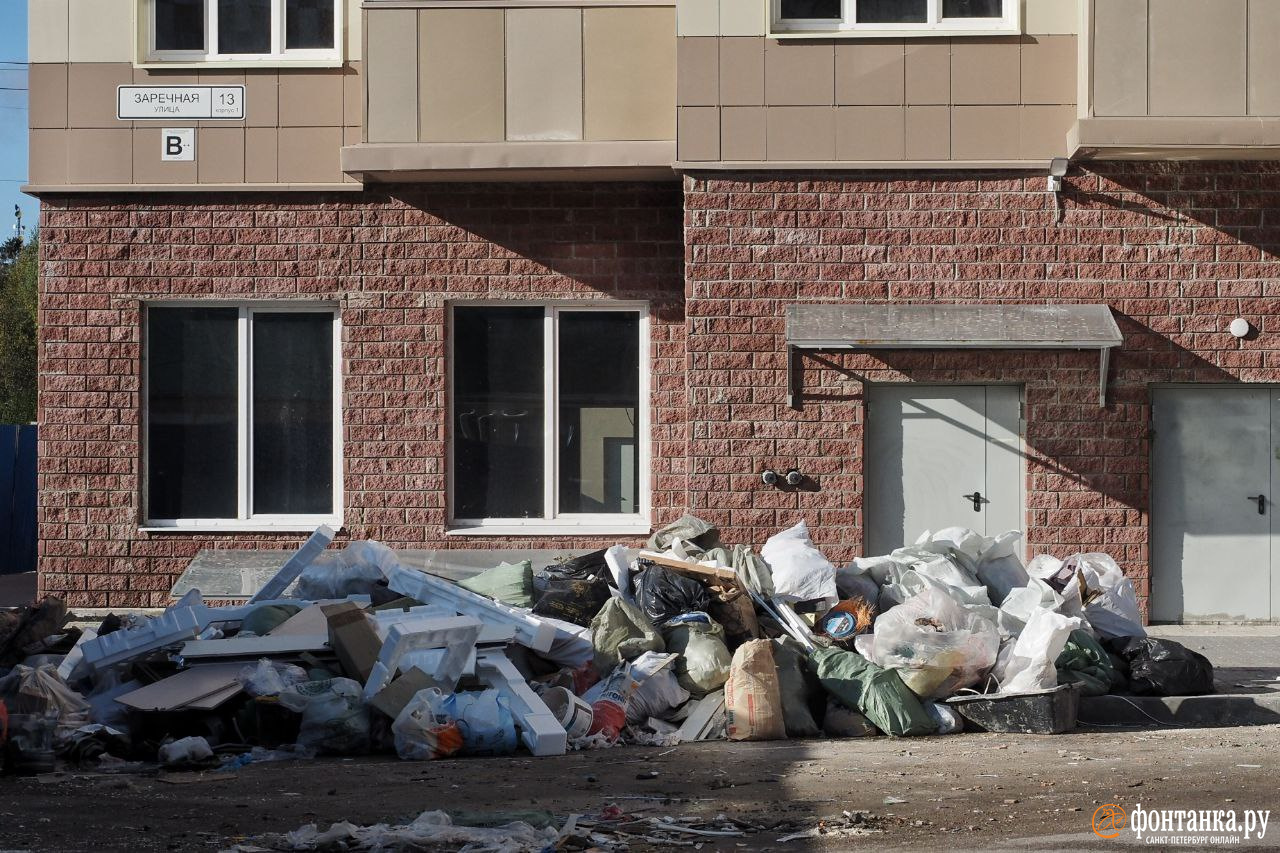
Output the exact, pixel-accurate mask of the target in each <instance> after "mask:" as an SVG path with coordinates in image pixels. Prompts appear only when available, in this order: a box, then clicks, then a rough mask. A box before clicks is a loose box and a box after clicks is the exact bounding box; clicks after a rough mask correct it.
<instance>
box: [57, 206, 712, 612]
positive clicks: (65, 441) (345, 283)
mask: <svg viewBox="0 0 1280 853" xmlns="http://www.w3.org/2000/svg"><path fill="white" fill-rule="evenodd" d="M42 202H43V205H42V210H41V229H40V238H41V246H40V248H41V253H42V267H41V270H42V277H41V317H40V326H41V331H40V347H41V350H40V377H41V378H40V469H39V470H40V475H39V476H40V510H39V513H40V515H39V524H40V555H41V556H40V567H41V576H40V582H41V587H42V589H43V590H44V591H45V592H50V593H57V594H60V595H64V596H66V598H67V600H68V603H70V604H72V605H78V606H112V607H128V606H149V605H162V604H166V603H168V600H169V598H168V591H169V588H170V587H171V586H172V584H173V582H174V580H175V579H176V578H177V575H178V574H179V573H180V572H181V571H182V569H183V568H184V567H185V566H186V564H187V562H188V561H189V559H190V557H191V556H193V555H194V554H195V553H196V552H197V551H198V550H199V549H201V548H207V547H215V546H216V547H242V548H243V547H283V546H284V545H285V544H286V543H288V544H292V543H297V542H298V541H300V537H299V536H298V535H296V534H289V535H217V536H207V535H205V536H192V535H181V534H148V533H142V532H140V531H139V529H138V528H139V522H140V520H141V481H140V477H139V473H140V466H141V447H140V418H141V412H140V409H139V399H140V385H141V376H142V373H141V369H142V366H141V326H140V319H141V310H140V306H141V304H142V302H143V301H144V300H154V299H201V298H221V299H264V298H269V299H315V300H328V301H333V302H336V303H337V304H338V305H340V307H341V316H342V323H343V353H344V362H345V364H344V367H343V369H344V383H345V394H344V400H343V420H344V428H345V446H344V451H345V457H346V460H345V492H346V495H345V504H346V506H345V513H344V517H345V521H346V530H347V531H348V532H349V534H350V535H351V536H353V537H372V538H376V539H379V540H381V541H384V542H386V543H387V544H390V545H395V546H404V547H446V546H448V545H456V546H462V547H466V546H470V547H507V546H511V547H545V545H544V544H543V543H541V542H540V541H539V540H532V541H530V540H525V541H524V542H520V541H516V540H498V541H495V540H493V539H488V538H486V539H482V540H471V541H462V542H459V541H456V540H451V541H447V542H446V541H445V540H444V537H443V531H444V529H445V522H446V518H445V515H446V505H445V485H444V484H445V470H444V460H445V431H446V425H447V414H446V411H447V410H446V408H445V399H444V387H445V364H444V361H445V314H446V312H445V307H444V306H445V302H446V300H458V299H487V298H508V297H509V298H515V299H545V298H575V299H597V298H609V297H612V298H619V299H635V300H647V301H648V302H649V303H650V305H651V335H652V350H651V355H652V359H653V389H652V399H653V403H654V409H653V412H652V423H653V459H654V469H653V481H652V482H653V504H654V508H655V516H656V517H657V518H658V519H660V520H662V521H667V520H670V518H671V517H673V516H674V515H679V513H680V511H681V510H682V509H683V507H684V505H685V502H686V496H685V491H684V488H685V476H684V474H685V472H684V461H685V459H686V457H687V454H686V452H685V435H684V408H685V398H684V367H685V364H684V334H685V326H684V304H683V298H682V294H683V280H682V276H681V261H680V253H681V246H680V241H681V236H680V187H679V185H678V184H674V183H671V184H665V185H663V184H653V185H648V184H638V185H630V184H599V185H583V184H560V185H543V186H538V185H514V184H478V185H469V184H442V185H436V186H432V187H429V188H396V189H393V190H390V191H387V192H377V191H373V192H365V193H360V194H354V193H353V194H334V195H328V196H310V195H308V196H299V195H286V196H272V197H264V196H249V195H244V194H239V193H235V194H223V195H183V196H149V195H127V196H126V195H117V196H112V197H96V196H83V197H71V196H61V197H45V198H44V199H42ZM566 544H569V545H573V546H575V547H576V546H580V545H588V544H595V545H596V547H599V546H600V545H602V544H612V543H611V542H608V543H606V542H592V541H590V540H578V541H570V542H567V543H566Z"/></svg>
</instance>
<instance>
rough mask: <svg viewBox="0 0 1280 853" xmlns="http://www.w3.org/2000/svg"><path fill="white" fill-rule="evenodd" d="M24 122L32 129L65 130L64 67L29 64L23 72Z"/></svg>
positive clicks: (65, 66)
mask: <svg viewBox="0 0 1280 853" xmlns="http://www.w3.org/2000/svg"><path fill="white" fill-rule="evenodd" d="M27 89H28V92H27V103H28V108H27V119H28V121H29V122H30V126H31V127H32V128H55V127H56V128H62V127H66V126H67V94H68V92H67V64H66V63H64V62H52V63H39V64H36V63H33V64H32V65H31V66H30V67H29V68H28V71H27Z"/></svg>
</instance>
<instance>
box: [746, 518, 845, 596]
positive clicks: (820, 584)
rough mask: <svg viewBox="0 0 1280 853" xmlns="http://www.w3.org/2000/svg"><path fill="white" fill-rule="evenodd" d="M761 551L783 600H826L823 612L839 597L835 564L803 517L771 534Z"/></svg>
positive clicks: (777, 593) (776, 591) (775, 589)
mask: <svg viewBox="0 0 1280 853" xmlns="http://www.w3.org/2000/svg"><path fill="white" fill-rule="evenodd" d="M760 555H761V556H762V557H764V561H765V562H766V563H768V564H769V570H770V571H771V573H772V574H773V589H774V594H775V595H776V596H777V597H778V598H781V599H782V600H783V601H788V602H792V601H814V600H819V601H822V602H823V605H822V607H820V608H819V612H821V611H822V609H823V608H830V607H833V606H835V604H836V602H838V601H839V600H840V594H839V593H838V592H837V591H836V567H835V566H833V565H831V562H830V561H829V560H828V559H827V558H826V557H824V556H822V552H821V551H819V550H818V549H817V547H815V546H814V544H813V540H812V539H811V538H810V537H809V526H808V525H807V524H805V523H804V522H803V521H801V522H800V523H799V524H797V525H796V526H795V527H791V528H788V529H787V530H784V531H782V532H781V533H776V534H774V535H773V536H770V537H769V540H768V541H767V542H765V543H764V547H763V548H761V549H760Z"/></svg>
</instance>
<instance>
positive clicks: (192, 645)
mask: <svg viewBox="0 0 1280 853" xmlns="http://www.w3.org/2000/svg"><path fill="white" fill-rule="evenodd" d="M328 650H329V637H328V635H325V634H316V635H310V636H287V635H286V636H284V637H274V636H268V637H232V638H231V639H229V640H190V641H188V642H187V643H186V644H185V645H184V646H183V647H182V656H183V657H184V658H230V657H263V656H267V657H270V656H271V655H288V654H297V653H298V652H319V651H328Z"/></svg>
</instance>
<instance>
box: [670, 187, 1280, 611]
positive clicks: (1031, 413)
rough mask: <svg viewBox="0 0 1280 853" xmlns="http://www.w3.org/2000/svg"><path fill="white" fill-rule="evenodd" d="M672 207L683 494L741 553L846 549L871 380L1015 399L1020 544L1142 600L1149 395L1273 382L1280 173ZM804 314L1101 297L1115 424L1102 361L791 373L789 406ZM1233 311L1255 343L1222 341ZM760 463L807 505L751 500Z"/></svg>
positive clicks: (895, 362)
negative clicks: (792, 472) (751, 547)
mask: <svg viewBox="0 0 1280 853" xmlns="http://www.w3.org/2000/svg"><path fill="white" fill-rule="evenodd" d="M685 202H686V213H685V237H686V250H685V258H686V264H685V275H686V277H687V279H688V282H689V284H688V302H687V305H686V311H687V313H688V316H689V336H688V349H689V363H690V372H689V379H688V386H689V402H690V407H689V412H690V437H691V440H690V448H691V454H692V455H691V458H690V460H689V469H690V500H691V502H692V504H693V506H694V508H695V510H696V511H701V512H704V513H705V514H706V515H708V516H709V517H712V518H716V519H718V520H720V521H723V522H727V525H728V527H727V530H726V531H725V533H726V535H727V537H728V538H729V539H731V540H734V541H744V542H759V541H761V540H762V538H763V537H765V536H767V535H768V534H770V533H772V532H774V531H776V530H777V529H778V528H779V527H781V526H783V525H786V524H790V523H792V522H793V521H794V519H795V518H796V517H797V516H804V517H806V518H808V519H809V522H810V525H811V526H812V528H813V530H814V536H815V539H817V540H818V541H819V543H820V544H823V545H825V546H827V548H828V553H829V554H830V555H831V556H832V557H833V558H834V557H837V556H838V557H842V558H843V557H848V556H852V555H855V554H857V553H858V552H859V550H860V545H861V522H862V475H863V464H862V453H861V448H862V446H863V434H862V421H863V407H862V398H861V391H862V383H861V380H862V379H869V380H871V381H897V382H902V381H915V382H936V383H953V382H954V383H959V382H968V383H980V382H1018V383H1024V384H1025V388H1026V391H1025V395H1026V420H1027V427H1026V430H1027V435H1026V451H1027V454H1028V460H1027V504H1028V519H1027V527H1026V530H1027V543H1028V545H1029V547H1030V550H1031V551H1032V552H1036V551H1043V550H1047V551H1050V552H1053V553H1056V554H1058V555H1059V556H1065V555H1066V554H1068V553H1075V552H1078V551H1088V550H1100V551H1107V552H1110V553H1111V554H1112V555H1114V556H1115V557H1116V559H1117V560H1118V561H1119V562H1120V563H1121V564H1122V565H1123V567H1124V568H1125V570H1126V572H1127V573H1128V574H1130V575H1131V576H1132V577H1134V578H1135V579H1137V580H1136V583H1137V585H1138V588H1139V593H1140V595H1141V596H1142V597H1143V598H1144V599H1145V597H1146V595H1147V573H1148V563H1147V561H1148V527H1147V496H1148V481H1149V472H1148V468H1149V465H1148V453H1149V449H1148V442H1147V430H1148V421H1149V406H1148V399H1149V394H1148V385H1149V384H1150V383H1168V382H1205V383H1232V382H1277V381H1280V342H1278V341H1277V339H1276V337H1275V331H1276V328H1275V324H1276V320H1275V319H1273V317H1274V316H1275V315H1277V314H1280V299H1277V298H1276V297H1277V296H1280V260H1277V252H1280V164H1276V163H1188V164H1172V163H1159V164H1153V163H1129V164H1107V165H1099V166H1097V167H1092V166H1091V167H1090V168H1089V169H1088V170H1086V171H1085V172H1083V173H1082V174H1078V175H1075V176H1073V177H1070V178H1068V180H1067V186H1066V189H1065V191H1064V192H1063V194H1062V198H1061V205H1062V208H1063V210H1062V213H1061V214H1059V213H1058V211H1057V210H1056V209H1055V200H1054V196H1053V195H1052V194H1050V193H1047V192H1046V191H1045V179H1044V177H1043V176H1035V177H1026V178H1022V177H1011V176H1008V175H973V174H962V173H954V172H953V173H937V174H913V175H911V176H909V177H908V176H903V175H887V174H886V175H874V174H871V175H868V174H863V175H860V176H856V177H850V176H844V175H794V174H791V175H785V176H779V175H725V176H697V177H694V178H689V179H686V185H685ZM796 300H800V301H818V300H846V301H853V302H858V301H882V300H897V301H904V302H982V301H988V300H989V301H992V302H1018V301H1026V302H1082V303H1107V304H1109V305H1110V306H1111V307H1112V309H1113V311H1114V313H1115V314H1116V317H1117V321H1118V322H1119V324H1120V327H1121V331H1122V332H1123V333H1124V336H1125V343H1124V348H1123V349H1122V350H1119V351H1117V354H1116V355H1115V356H1114V357H1113V366H1112V369H1111V381H1110V391H1109V398H1108V406H1107V409H1106V410H1105V411H1101V410H1099V408H1098V402H1097V397H1098V359H1097V355H1096V353H1092V352H1084V353H1082V352H1044V353H1035V352H1004V353H1001V352H994V351H971V352H956V351H949V352H906V351H903V352H897V353H891V354H888V355H884V356H870V355H855V354H848V353H846V354H838V353H832V354H821V355H805V356H803V357H802V365H803V387H804V396H803V398H802V400H803V402H802V406H801V408H800V409H799V410H798V411H795V410H791V409H788V408H787V406H786V404H785V379H786V371H785V354H784V349H785V347H784V329H783V325H784V320H783V317H784V310H785V306H786V305H787V303H789V302H792V301H796ZM1239 316H1244V317H1247V318H1249V319H1250V320H1251V321H1252V323H1253V324H1254V325H1255V326H1256V327H1258V328H1259V329H1260V330H1261V334H1259V335H1257V336H1256V337H1255V338H1253V339H1248V340H1243V341H1238V340H1236V339H1235V338H1233V337H1232V336H1231V335H1230V334H1228V332H1227V325H1228V323H1230V321H1231V320H1232V319H1234V318H1235V317H1239ZM744 457H749V458H750V459H751V460H752V461H754V462H755V465H747V464H745V462H744V459H743V458H744ZM765 464H771V465H773V466H775V467H781V468H786V467H790V466H791V465H793V464H794V465H797V466H798V467H800V468H801V469H802V470H804V471H805V472H806V473H809V474H812V475H813V476H814V479H815V480H816V482H817V485H818V488H817V490H816V491H811V492H806V491H798V492H791V493H786V492H782V491H779V490H775V489H761V488H759V487H758V486H756V485H755V484H756V482H758V480H757V475H756V474H755V473H754V471H756V470H759V468H760V467H762V466H764V465H765ZM949 523H952V522H951V521H949V520H944V521H942V522H940V524H939V526H942V525H944V524H949Z"/></svg>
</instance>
